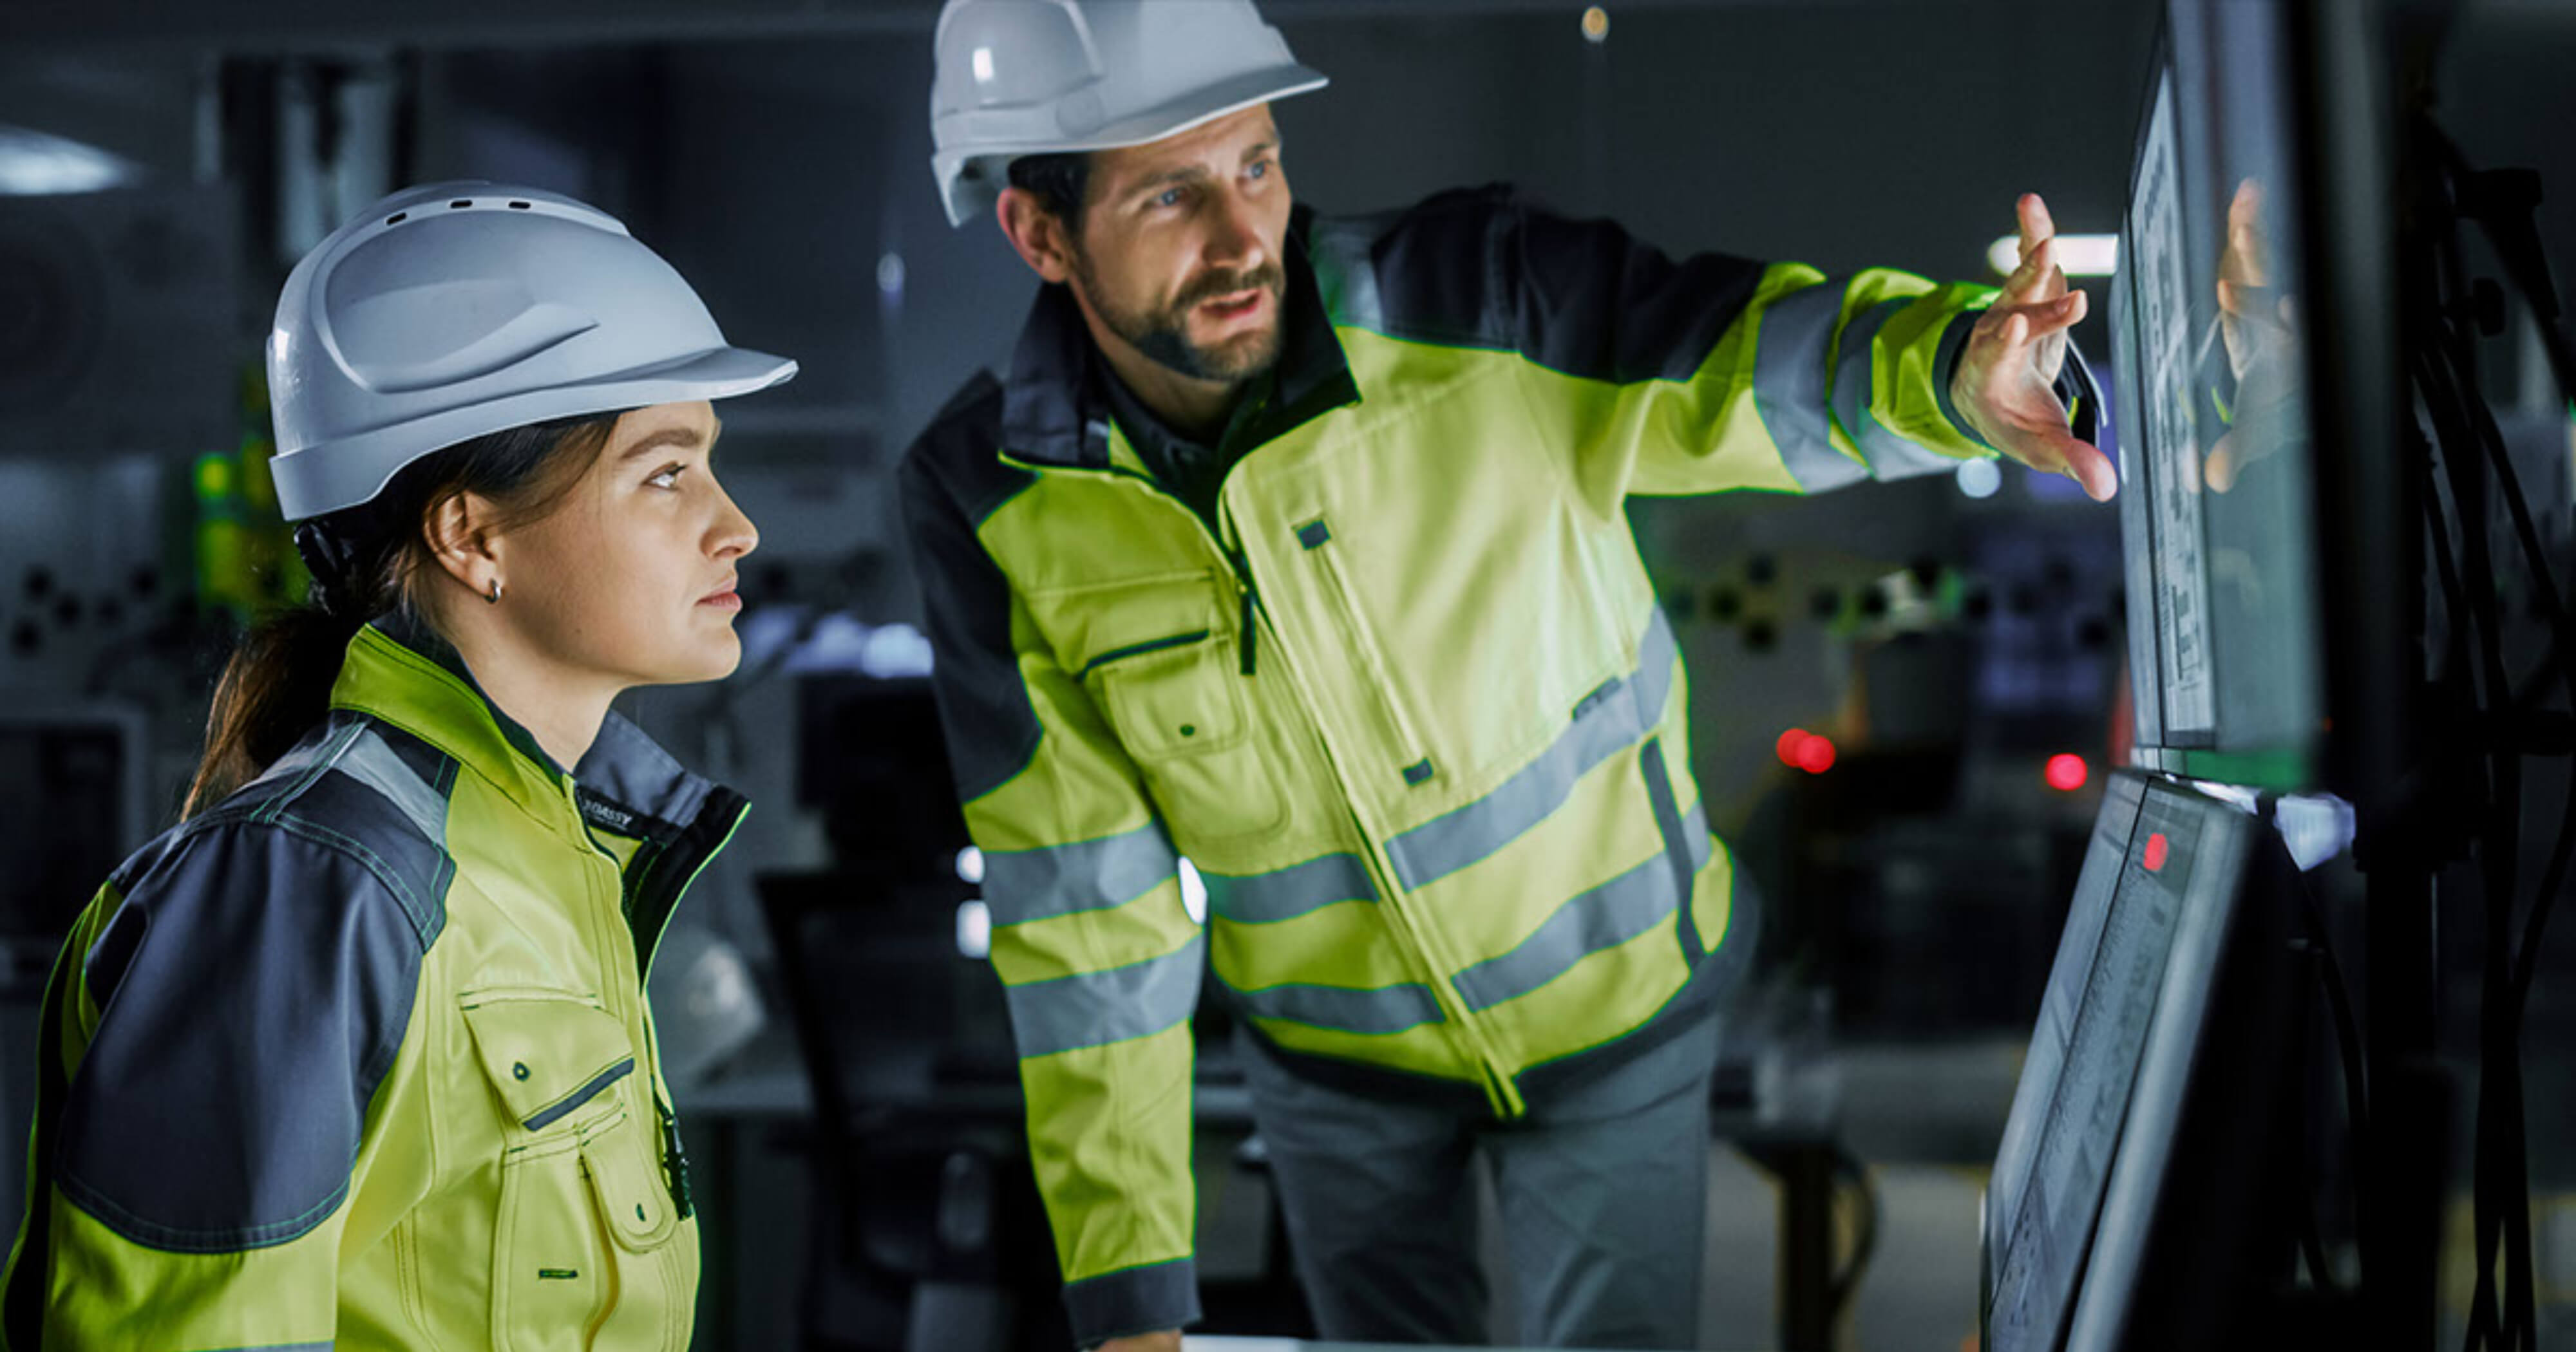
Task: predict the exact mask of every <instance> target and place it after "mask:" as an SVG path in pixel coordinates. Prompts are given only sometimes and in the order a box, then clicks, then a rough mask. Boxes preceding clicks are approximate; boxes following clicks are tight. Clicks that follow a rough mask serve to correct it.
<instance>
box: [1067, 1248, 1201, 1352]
mask: <svg viewBox="0 0 2576 1352" xmlns="http://www.w3.org/2000/svg"><path fill="white" fill-rule="evenodd" d="M1064 1309H1065V1313H1066V1314H1068V1315H1070V1316H1071V1317H1072V1320H1073V1342H1074V1346H1076V1347H1086V1348H1088V1347H1098V1346H1099V1345H1100V1344H1102V1343H1105V1342H1107V1341H1109V1340H1110V1339H1112V1338H1124V1337H1128V1336H1130V1335H1132V1334H1138V1333H1155V1332H1159V1331H1161V1330H1163V1329H1177V1328H1186V1327H1188V1326H1189V1325H1191V1324H1195V1323H1197V1322H1198V1321H1199V1269H1198V1261H1197V1260H1196V1259H1193V1258H1175V1259H1172V1260H1171V1261H1170V1262H1166V1263H1149V1264H1146V1265H1145V1266H1143V1267H1132V1268H1121V1269H1119V1270H1118V1271H1116V1272H1106V1273H1102V1274H1101V1275H1099V1276H1097V1277H1085V1278H1084V1279H1082V1280H1081V1281H1078V1282H1066V1283H1065V1284H1064Z"/></svg>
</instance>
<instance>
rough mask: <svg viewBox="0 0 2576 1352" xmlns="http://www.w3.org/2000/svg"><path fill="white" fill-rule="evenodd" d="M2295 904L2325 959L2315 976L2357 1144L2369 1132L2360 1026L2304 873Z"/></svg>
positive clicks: (2320, 910) (2313, 890) (2320, 909)
mask: <svg viewBox="0 0 2576 1352" xmlns="http://www.w3.org/2000/svg"><path fill="white" fill-rule="evenodd" d="M2299 902H2300V905H2301V907H2302V908H2303V909H2304V910H2305V911H2306V912H2307V917H2308V929H2309V931H2310V932H2311V933H2312V934H2313V935H2314V936H2315V941H2316V945H2317V952H2318V953H2319V955H2321V956H2322V957H2323V958H2324V959H2325V961H2324V962H2323V963H2322V964H2320V965H2319V967H2318V969H2317V974H2318V977H2319V979H2320V980H2321V981H2322V982H2323V983H2324V985H2325V988H2326V1009H2327V1011H2328V1012H2329V1013H2330V1014H2332V1015H2333V1017H2334V1035H2335V1050H2336V1051H2337V1052H2338V1053H2340V1055H2341V1059H2342V1061H2343V1098H2344V1112H2345V1114H2346V1115H2347V1116H2348V1117H2349V1119H2350V1120H2351V1123H2352V1134H2353V1136H2354V1137H2355V1138H2356V1141H2357V1140H2358V1138H2359V1137H2361V1136H2362V1135H2363V1134H2364V1133H2365V1132H2367V1131H2368V1130H2369V1129H2370V1089H2369V1085H2368V1083H2367V1082H2366V1081H2364V1080H2363V1079H2362V1060H2361V1022H2360V1020H2358V1019H2356V1018H2354V1017H2353V1012H2352V992H2351V989H2350V988H2349V987H2347V986H2345V985H2344V981H2343V964H2342V963H2340V962H2338V961H2336V959H2335V950H2334V940H2333V938H2332V937H2330V936H2329V935H2328V934H2327V933H2326V914H2325V908H2324V906H2322V905H2321V904H2319V902H2318V901H2317V892H2316V886H2315V884H2314V883H2313V882H2311V881H2310V880H2309V878H2308V875H2307V874H2305V873H2301V874H2300V875H2299ZM2355 1153H2356V1154H2357V1153H2359V1152H2358V1151H2356V1152H2355Z"/></svg>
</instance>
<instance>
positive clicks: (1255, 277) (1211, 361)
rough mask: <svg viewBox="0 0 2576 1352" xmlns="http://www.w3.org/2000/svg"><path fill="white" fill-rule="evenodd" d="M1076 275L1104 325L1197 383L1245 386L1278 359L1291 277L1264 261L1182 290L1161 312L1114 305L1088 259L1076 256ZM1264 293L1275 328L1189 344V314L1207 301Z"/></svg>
mask: <svg viewBox="0 0 2576 1352" xmlns="http://www.w3.org/2000/svg"><path fill="white" fill-rule="evenodd" d="M1074 271H1075V272H1076V273H1077V274H1079V275H1080V277H1081V279H1082V286H1083V290H1084V292H1085V293H1087V294H1088V295H1089V296H1090V298H1091V304H1092V307H1093V308H1094V309H1095V310H1097V311H1099V313H1100V319H1101V322H1102V323H1104V324H1107V325H1108V326H1109V331H1110V332H1111V333H1114V334H1117V335H1118V336H1119V337H1120V338H1122V339H1124V340H1126V342H1127V344H1128V345H1129V346H1131V347H1133V348H1135V349H1136V350H1137V351H1139V352H1142V353H1144V354H1145V355H1146V356H1147V357H1149V358H1151V359H1153V361H1154V362H1155V363H1157V364H1158V365H1161V366H1165V367H1169V368H1170V369H1172V370H1174V371H1177V372H1179V373H1180V374H1182V375H1185V376H1188V377H1190V378H1191V379H1194V380H1209V381H1215V382H1217V383H1219V384H1225V385H1241V384H1244V383H1245V382H1247V381H1250V380H1253V379H1255V378H1256V377H1258V376H1260V375H1262V374H1263V373H1264V372H1266V371H1268V370H1269V369H1270V367H1271V364H1272V363H1273V362H1276V361H1278V360H1279V342H1280V324H1281V323H1282V320H1281V318H1280V306H1279V301H1280V299H1281V297H1282V295H1283V294H1284V293H1285V291H1286V289H1287V288H1286V285H1285V283H1286V277H1285V274H1283V273H1282V272H1281V271H1280V268H1279V265H1278V264H1276V263H1265V264H1263V265H1262V266H1260V267H1257V268H1253V269H1250V270H1248V271H1242V272H1236V271H1225V272H1210V273H1207V274H1205V275H1203V276H1201V277H1200V278H1199V279H1198V280H1197V281H1194V282H1192V283H1190V284H1189V285H1188V286H1187V287H1185V288H1183V289H1182V291H1181V294H1179V295H1178V296H1175V297H1173V298H1172V302H1171V304H1169V305H1166V306H1164V307H1162V308H1161V309H1159V310H1144V309H1138V310H1129V309H1123V308H1121V307H1119V306H1117V305H1116V304H1114V303H1112V302H1111V301H1110V299H1109V297H1108V293H1107V292H1105V291H1104V290H1102V288H1101V286H1100V283H1099V279H1098V278H1097V277H1096V276H1095V275H1094V274H1093V273H1092V271H1091V265H1090V261H1089V260H1088V259H1082V258H1077V259H1076V260H1075V263H1074ZM1256 289H1257V290H1260V291H1262V292H1264V293H1266V294H1267V295H1268V296H1269V297H1270V301H1271V311H1270V313H1271V323H1270V327H1269V328H1267V329H1264V330H1262V331H1260V332H1258V333H1246V334H1239V335H1237V336H1235V337H1233V338H1230V339H1228V340H1226V341H1225V342H1223V343H1221V344H1217V345H1215V346H1206V345H1202V344H1199V343H1194V342H1191V341H1190V330H1189V323H1190V311H1191V310H1193V309H1195V308H1196V307H1197V306H1198V305H1199V304H1201V303H1202V302H1205V301H1210V300H1214V299H1216V298H1217V297H1219V296H1231V295H1234V294H1236V293H1237V292H1242V291H1251V290H1256Z"/></svg>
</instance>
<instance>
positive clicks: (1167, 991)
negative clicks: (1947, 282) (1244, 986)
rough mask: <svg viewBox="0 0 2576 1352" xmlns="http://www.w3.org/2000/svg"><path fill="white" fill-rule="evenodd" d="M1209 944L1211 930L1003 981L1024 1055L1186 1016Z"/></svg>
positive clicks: (1154, 1027) (1102, 1041) (1096, 1042)
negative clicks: (1121, 958)
mask: <svg viewBox="0 0 2576 1352" xmlns="http://www.w3.org/2000/svg"><path fill="white" fill-rule="evenodd" d="M1206 952H1207V938H1206V936H1204V935H1199V934H1193V935H1191V936H1190V941H1189V942H1188V943H1186V944H1183V945H1181V946H1180V947H1179V948H1176V949H1174V950H1172V951H1171V952H1169V953H1166V954H1164V955H1163V956H1161V957H1159V958H1147V959H1146V960H1145V961H1143V962H1139V963H1132V964H1130V965H1128V966H1125V967H1113V968H1111V969H1110V970H1108V971H1106V972H1084V973H1081V974H1079V975H1076V976H1061V977H1055V978H1053V979H1051V980H1046V981H1032V982H1029V983H1027V984H1026V985H1020V986H1011V987H1007V988H1005V992H1004V993H1005V994H1007V995H1008V996H1009V998H1010V1003H1011V1038H1012V1040H1013V1041H1014V1042H1016V1043H1018V1044H1019V1049H1020V1057H1021V1059H1023V1060H1026V1059H1027V1058H1029V1057H1032V1056H1053V1055H1055V1054H1056V1053H1057V1052H1069V1051H1072V1050H1074V1049H1075V1048H1077V1047H1105V1046H1108V1045H1109V1044H1110V1043H1113V1042H1125V1041H1127V1040H1129V1039H1131V1038H1140V1037H1144V1036H1146V1035H1148V1034H1151V1033H1159V1032H1162V1031H1163V1030H1164V1029H1166V1028H1170V1027H1173V1026H1174V1025H1176V1024H1180V1023H1183V1022H1185V1021H1187V1020H1188V1018H1189V1017H1190V1012H1191V1011H1192V1010H1194V1009H1196V1008H1197V1007H1198V1003H1199V967H1200V964H1201V963H1202V962H1204V961H1205V955H1206Z"/></svg>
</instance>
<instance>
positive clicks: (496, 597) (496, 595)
mask: <svg viewBox="0 0 2576 1352" xmlns="http://www.w3.org/2000/svg"><path fill="white" fill-rule="evenodd" d="M483 599H484V600H485V601H486V602H488V603H490V604H492V605H496V606H497V605H499V604H501V579H499V578H497V577H496V578H494V579H492V594H491V595H489V596H486V597H484V598H483Z"/></svg>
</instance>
